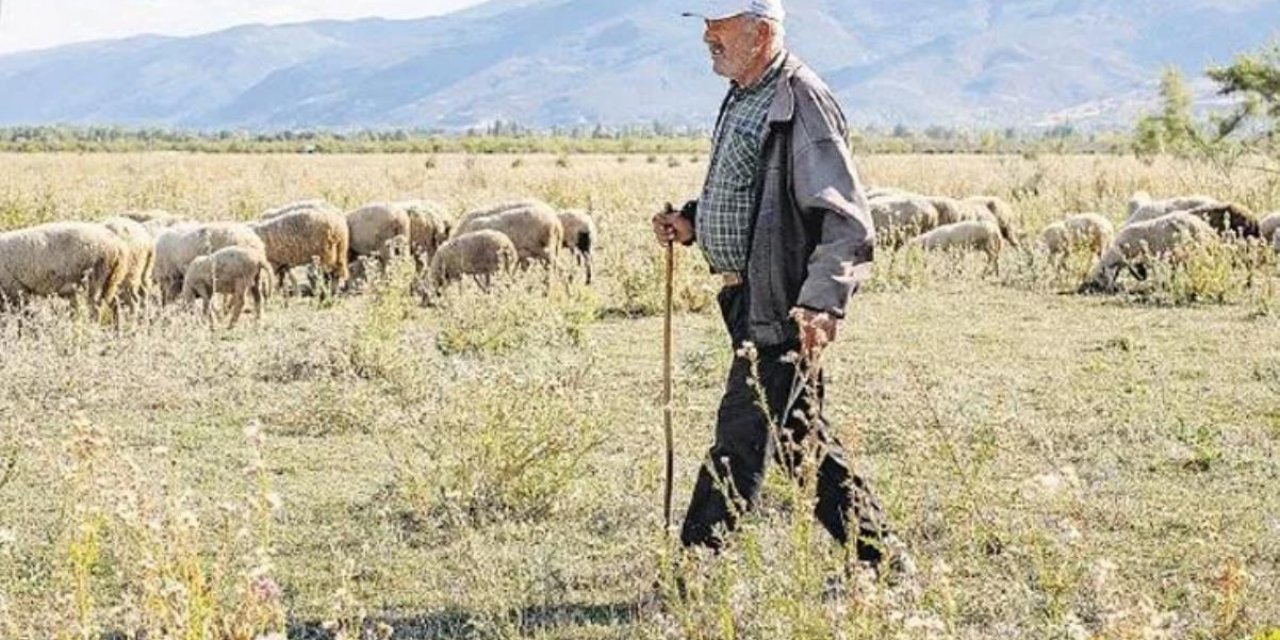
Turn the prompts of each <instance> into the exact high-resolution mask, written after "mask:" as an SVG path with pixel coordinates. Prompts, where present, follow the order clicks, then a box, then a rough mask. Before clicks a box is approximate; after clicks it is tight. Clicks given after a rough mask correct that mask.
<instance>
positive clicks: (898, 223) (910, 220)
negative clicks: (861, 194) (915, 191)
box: [869, 194, 938, 245]
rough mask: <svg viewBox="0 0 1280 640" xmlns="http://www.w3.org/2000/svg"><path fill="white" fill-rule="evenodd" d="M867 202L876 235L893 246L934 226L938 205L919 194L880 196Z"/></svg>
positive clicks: (936, 224) (935, 224)
mask: <svg viewBox="0 0 1280 640" xmlns="http://www.w3.org/2000/svg"><path fill="white" fill-rule="evenodd" d="M869 205H870V209H871V220H872V223H873V224H874V225H875V228H876V237H877V238H880V239H883V240H885V241H887V242H889V243H890V244H893V245H897V244H900V243H901V242H903V241H904V240H906V239H908V238H912V237H915V236H917V235H920V234H922V233H928V232H929V231H932V230H933V229H934V228H935V227H937V226H938V208H937V207H935V206H934V205H933V203H932V202H930V201H929V200H928V199H927V198H924V197H922V196H910V195H900V194H896V195H884V196H881V197H878V198H876V199H874V200H871V201H869Z"/></svg>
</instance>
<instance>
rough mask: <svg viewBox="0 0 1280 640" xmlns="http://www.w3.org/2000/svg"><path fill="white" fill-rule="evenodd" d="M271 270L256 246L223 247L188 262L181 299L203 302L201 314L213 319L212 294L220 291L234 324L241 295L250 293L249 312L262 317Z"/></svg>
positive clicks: (232, 325)
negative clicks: (229, 309)
mask: <svg viewBox="0 0 1280 640" xmlns="http://www.w3.org/2000/svg"><path fill="white" fill-rule="evenodd" d="M273 275H274V272H273V270H272V267H271V263H270V262H269V261H268V260H267V255H266V254H265V253H263V252H262V251H261V250H258V249H251V248H247V247H238V246H233V247H224V248H222V249H218V250H217V251H214V252H213V253H212V254H209V255H207V256H200V257H199V258H196V259H195V260H192V261H191V264H190V265H189V266H188V267H187V272H186V274H185V275H184V277H183V280H182V298H183V300H186V301H187V302H188V303H190V302H192V301H194V300H195V299H196V298H200V299H201V300H203V301H204V309H203V311H204V315H205V317H207V318H209V322H210V323H212V322H213V296H214V294H216V293H221V294H223V295H226V296H230V298H231V321H230V323H229V324H228V325H227V326H228V327H235V326H236V322H237V321H238V320H239V319H240V312H241V311H243V310H244V298H245V294H247V293H251V294H252V295H253V315H254V318H255V319H256V320H261V319H262V304H263V301H264V300H265V299H266V297H267V295H268V294H269V293H270V291H271V279H272V277H273Z"/></svg>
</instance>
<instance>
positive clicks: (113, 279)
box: [0, 222, 129, 315]
mask: <svg viewBox="0 0 1280 640" xmlns="http://www.w3.org/2000/svg"><path fill="white" fill-rule="evenodd" d="M128 252H129V247H128V246H127V245H126V244H125V242H124V241H123V240H121V239H120V238H118V237H116V235H115V234H114V233H112V232H111V231H110V230H108V229H107V228H106V227H104V226H102V225H100V224H93V223H87V222H55V223H50V224H42V225H39V226H35V227H30V228H27V229H20V230H17V231H9V232H6V233H0V309H6V308H12V307H16V306H18V305H21V304H22V303H23V302H25V300H26V299H28V298H31V297H48V296H60V297H63V298H68V299H71V300H73V301H77V302H78V299H77V297H76V295H77V294H78V293H81V292H83V293H84V294H85V297H86V298H87V300H88V301H89V303H90V304H91V305H93V306H94V308H95V309H96V310H97V312H98V313H99V315H101V313H102V312H103V311H105V310H106V306H107V305H113V304H115V302H116V301H117V293H118V291H119V288H120V286H121V284H122V283H123V282H124V280H125V277H126V275H127V264H126V263H127V261H128V257H127V256H128Z"/></svg>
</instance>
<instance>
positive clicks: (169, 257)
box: [154, 222, 266, 304]
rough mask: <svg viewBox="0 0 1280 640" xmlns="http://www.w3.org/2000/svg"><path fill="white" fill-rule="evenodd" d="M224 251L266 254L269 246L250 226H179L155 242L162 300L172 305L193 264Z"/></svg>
mask: <svg viewBox="0 0 1280 640" xmlns="http://www.w3.org/2000/svg"><path fill="white" fill-rule="evenodd" d="M225 247H245V248H247V249H256V250H258V251H261V252H263V253H266V245H264V244H263V243H262V239H261V238H259V237H258V234H257V233H256V232H255V231H254V230H253V228H252V227H250V226H249V225H247V224H243V223H239V222H211V223H204V224H201V223H183V224H177V225H174V226H173V227H171V228H169V229H168V230H166V231H165V232H164V233H161V234H160V235H159V236H158V237H157V238H156V260H155V276H154V277H155V281H156V283H157V284H158V285H159V286H160V295H161V300H162V301H163V302H164V303H166V304H167V303H169V302H172V301H173V300H174V299H176V298H177V297H178V294H179V293H181V291H182V280H183V275H184V274H185V273H186V272H187V265H189V264H191V261H192V260H195V259H196V258H198V257H200V256H204V255H209V254H210V253H213V252H215V251H217V250H219V249H223V248H225Z"/></svg>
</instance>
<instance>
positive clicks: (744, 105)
mask: <svg viewBox="0 0 1280 640" xmlns="http://www.w3.org/2000/svg"><path fill="white" fill-rule="evenodd" d="M784 58H785V56H784V55H782V54H778V56H777V57H776V58H774V60H773V62H772V63H770V65H769V68H768V69H767V70H766V71H765V73H764V76H763V77H761V78H760V81H759V82H756V83H755V84H754V85H752V86H750V87H740V86H738V85H737V84H736V83H735V84H734V85H733V87H732V88H731V89H730V90H729V96H728V98H727V100H726V101H725V105H724V109H723V110H722V111H721V114H720V121H719V122H718V123H717V124H716V131H715V135H714V137H713V138H712V149H713V151H712V153H711V164H710V166H709V167H708V169H707V182H706V184H705V185H703V188H702V197H701V198H699V199H698V217H697V229H696V236H697V238H698V244H699V245H700V246H701V247H702V252H703V254H704V255H705V256H706V257H707V262H708V263H709V264H710V265H711V270H712V271H715V272H719V273H742V272H745V271H746V270H747V253H748V250H749V247H748V246H747V244H748V243H749V242H750V238H751V214H752V212H754V211H755V205H756V192H755V182H756V174H757V173H758V171H759V168H760V153H761V149H762V147H763V145H764V134H765V125H766V116H767V115H768V112H769V106H770V104H772V102H773V93H774V92H773V88H774V81H775V80H777V78H778V74H779V73H781V71H782V61H783V59H784Z"/></svg>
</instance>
